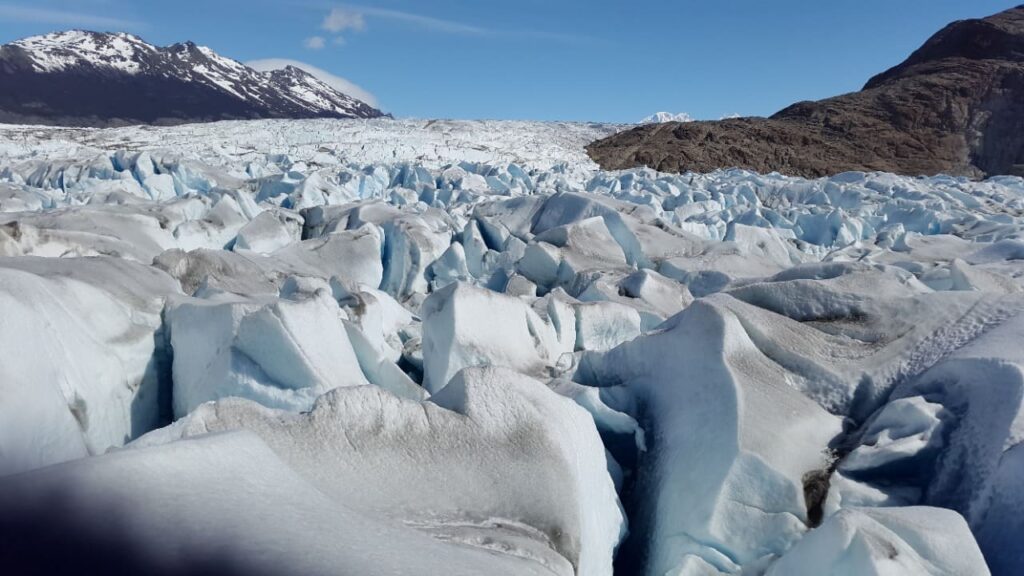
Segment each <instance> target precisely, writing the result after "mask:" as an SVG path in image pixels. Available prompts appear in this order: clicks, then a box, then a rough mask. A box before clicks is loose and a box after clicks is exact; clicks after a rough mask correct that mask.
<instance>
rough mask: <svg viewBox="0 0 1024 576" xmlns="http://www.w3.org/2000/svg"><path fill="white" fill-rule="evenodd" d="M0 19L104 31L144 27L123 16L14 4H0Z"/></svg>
mask: <svg viewBox="0 0 1024 576" xmlns="http://www.w3.org/2000/svg"><path fill="white" fill-rule="evenodd" d="M0 19H3V20H7V21H14V22H38V23H42V24H56V25H58V26H88V27H90V28H103V29H105V31H111V32H113V31H120V30H135V29H139V28H145V26H146V25H145V24H144V23H142V22H136V21H134V20H125V19H123V18H111V17H108V16H96V15H93V14H80V13H75V12H68V11H66V10H47V9H45V8H30V7H27V6H19V5H15V4H0Z"/></svg>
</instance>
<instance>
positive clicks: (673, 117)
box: [639, 112, 693, 124]
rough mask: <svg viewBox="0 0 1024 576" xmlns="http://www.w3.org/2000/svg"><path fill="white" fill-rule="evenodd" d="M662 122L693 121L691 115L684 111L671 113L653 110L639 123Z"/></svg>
mask: <svg viewBox="0 0 1024 576" xmlns="http://www.w3.org/2000/svg"><path fill="white" fill-rule="evenodd" d="M664 122H693V116H690V115H689V114H687V113H686V112H680V113H678V114H673V113H672V112H655V113H654V114H651V115H650V116H648V117H647V118H644V119H643V120H641V121H640V122H639V124H662V123H664Z"/></svg>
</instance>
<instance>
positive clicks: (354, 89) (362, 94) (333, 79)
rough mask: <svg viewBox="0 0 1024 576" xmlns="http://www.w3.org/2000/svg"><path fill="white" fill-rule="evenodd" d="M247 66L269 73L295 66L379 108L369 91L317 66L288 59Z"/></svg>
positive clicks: (263, 60)
mask: <svg viewBox="0 0 1024 576" xmlns="http://www.w3.org/2000/svg"><path fill="white" fill-rule="evenodd" d="M245 65H246V66H248V67H250V68H252V69H254V70H259V71H261V72H267V71H269V70H280V69H282V68H285V67H286V66H295V67H296V68H299V69H300V70H305V71H306V72H309V73H310V74H312V75H313V76H315V77H317V78H318V79H319V80H320V81H321V82H323V83H324V84H327V85H328V86H330V87H332V88H334V89H335V90H337V91H339V92H343V93H345V94H348V95H349V96H352V97H353V98H358V99H360V100H362V101H363V102H366V103H367V104H369V105H370V106H373V107H374V108H377V107H379V105H378V103H377V97H376V96H374V95H373V94H371V93H370V92H368V91H367V90H365V89H363V88H362V87H360V86H359V85H357V84H355V83H353V82H351V81H349V80H346V79H344V78H342V77H341V76H336V75H334V74H331V73H330V72H328V71H326V70H324V69H322V68H317V67H316V66H313V65H311V64H306V63H305V62H299V61H298V60H289V59H287V58H264V59H262V60H252V61H249V62H246V63H245Z"/></svg>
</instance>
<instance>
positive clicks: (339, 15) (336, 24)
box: [320, 8, 366, 34]
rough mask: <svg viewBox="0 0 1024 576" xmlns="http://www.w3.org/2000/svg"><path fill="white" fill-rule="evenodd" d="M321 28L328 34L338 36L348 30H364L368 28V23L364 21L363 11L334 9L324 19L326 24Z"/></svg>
mask: <svg viewBox="0 0 1024 576" xmlns="http://www.w3.org/2000/svg"><path fill="white" fill-rule="evenodd" d="M320 27H321V28H323V29H324V30H327V31H328V32H334V33H335V34H337V33H338V32H344V31H346V30H355V31H359V30H362V29H363V28H365V27H366V21H365V20H364V19H363V12H361V11H357V10H350V9H348V8H334V9H332V10H331V11H330V13H328V14H327V17H326V18H324V22H323V24H321V25H320Z"/></svg>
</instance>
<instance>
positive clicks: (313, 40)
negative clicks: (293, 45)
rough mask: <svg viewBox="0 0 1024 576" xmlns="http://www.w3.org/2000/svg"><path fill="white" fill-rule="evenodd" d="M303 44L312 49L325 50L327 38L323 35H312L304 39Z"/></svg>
mask: <svg viewBox="0 0 1024 576" xmlns="http://www.w3.org/2000/svg"><path fill="white" fill-rule="evenodd" d="M302 45H303V46H305V47H306V48H309V49H310V50H323V49H324V46H327V40H326V39H324V37H323V36H310V37H309V38H306V39H305V40H303V41H302Z"/></svg>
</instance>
